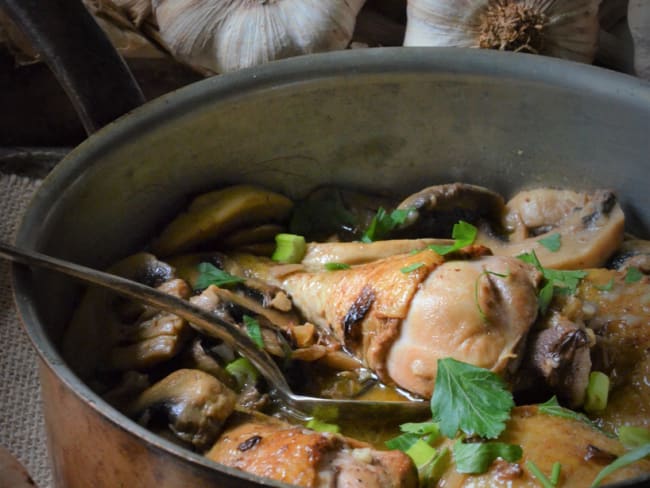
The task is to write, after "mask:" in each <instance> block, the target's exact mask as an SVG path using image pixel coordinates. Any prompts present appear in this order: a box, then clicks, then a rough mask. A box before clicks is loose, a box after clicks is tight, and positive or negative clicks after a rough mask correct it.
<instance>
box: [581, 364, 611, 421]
mask: <svg viewBox="0 0 650 488" xmlns="http://www.w3.org/2000/svg"><path fill="white" fill-rule="evenodd" d="M608 395H609V377H608V376H607V375H606V374H605V373H601V372H600V371H592V372H591V373H589V384H588V385H587V395H586V397H585V404H584V409H585V412H588V413H593V412H600V411H601V410H605V407H607V397H608Z"/></svg>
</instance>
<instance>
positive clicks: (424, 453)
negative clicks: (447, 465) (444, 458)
mask: <svg viewBox="0 0 650 488" xmlns="http://www.w3.org/2000/svg"><path fill="white" fill-rule="evenodd" d="M405 453H406V454H407V455H408V456H409V457H410V458H411V459H412V460H413V463H414V464H415V466H416V467H417V468H418V469H419V468H421V467H422V466H424V465H425V464H427V463H428V462H430V461H431V460H432V459H433V458H434V457H435V456H436V454H437V453H438V451H437V450H436V449H435V448H434V447H431V445H430V444H428V443H427V442H425V441H423V440H422V439H418V440H417V441H416V442H415V444H413V445H412V446H411V447H409V448H408V449H407V450H406V451H405Z"/></svg>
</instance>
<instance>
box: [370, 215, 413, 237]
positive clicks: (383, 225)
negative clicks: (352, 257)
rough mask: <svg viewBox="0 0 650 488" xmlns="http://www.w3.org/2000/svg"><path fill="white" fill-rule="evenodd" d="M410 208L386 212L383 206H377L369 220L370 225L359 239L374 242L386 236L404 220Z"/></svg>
mask: <svg viewBox="0 0 650 488" xmlns="http://www.w3.org/2000/svg"><path fill="white" fill-rule="evenodd" d="M411 210H412V209H410V208H404V209H401V208H398V209H395V210H393V211H392V212H391V213H387V212H386V210H385V209H384V208H383V207H379V209H378V210H377V213H376V214H375V216H374V217H373V218H372V220H371V221H370V225H369V226H368V228H367V229H366V231H365V232H364V233H363V235H362V236H361V241H362V242H374V241H379V240H381V239H384V238H386V237H387V236H388V234H389V233H390V231H391V230H393V229H394V228H395V227H397V226H398V225H401V224H403V223H404V222H406V218H407V217H408V215H409V213H410V212H411Z"/></svg>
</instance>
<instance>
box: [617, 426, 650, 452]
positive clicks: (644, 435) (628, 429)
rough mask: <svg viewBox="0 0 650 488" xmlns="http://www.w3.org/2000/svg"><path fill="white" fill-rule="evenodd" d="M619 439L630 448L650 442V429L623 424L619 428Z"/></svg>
mask: <svg viewBox="0 0 650 488" xmlns="http://www.w3.org/2000/svg"><path fill="white" fill-rule="evenodd" d="M618 439H619V440H620V441H621V444H623V445H624V446H625V447H626V448H628V449H634V448H635V447H639V446H642V445H644V444H650V430H648V429H644V428H643V427H633V426H631V425H623V426H621V427H619V428H618Z"/></svg>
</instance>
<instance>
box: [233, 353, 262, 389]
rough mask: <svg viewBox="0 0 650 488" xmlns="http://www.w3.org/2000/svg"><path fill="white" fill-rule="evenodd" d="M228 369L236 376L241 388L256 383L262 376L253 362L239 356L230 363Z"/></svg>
mask: <svg viewBox="0 0 650 488" xmlns="http://www.w3.org/2000/svg"><path fill="white" fill-rule="evenodd" d="M226 371H227V372H228V373H230V375H232V376H233V377H234V378H235V381H237V386H238V387H239V389H240V390H241V389H242V388H243V387H244V386H246V385H254V384H255V383H257V380H258V379H259V377H260V374H259V372H258V371H257V369H255V366H253V363H251V362H250V361H249V360H248V359H246V358H237V359H235V360H234V361H232V362H230V363H228V364H227V365H226Z"/></svg>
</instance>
